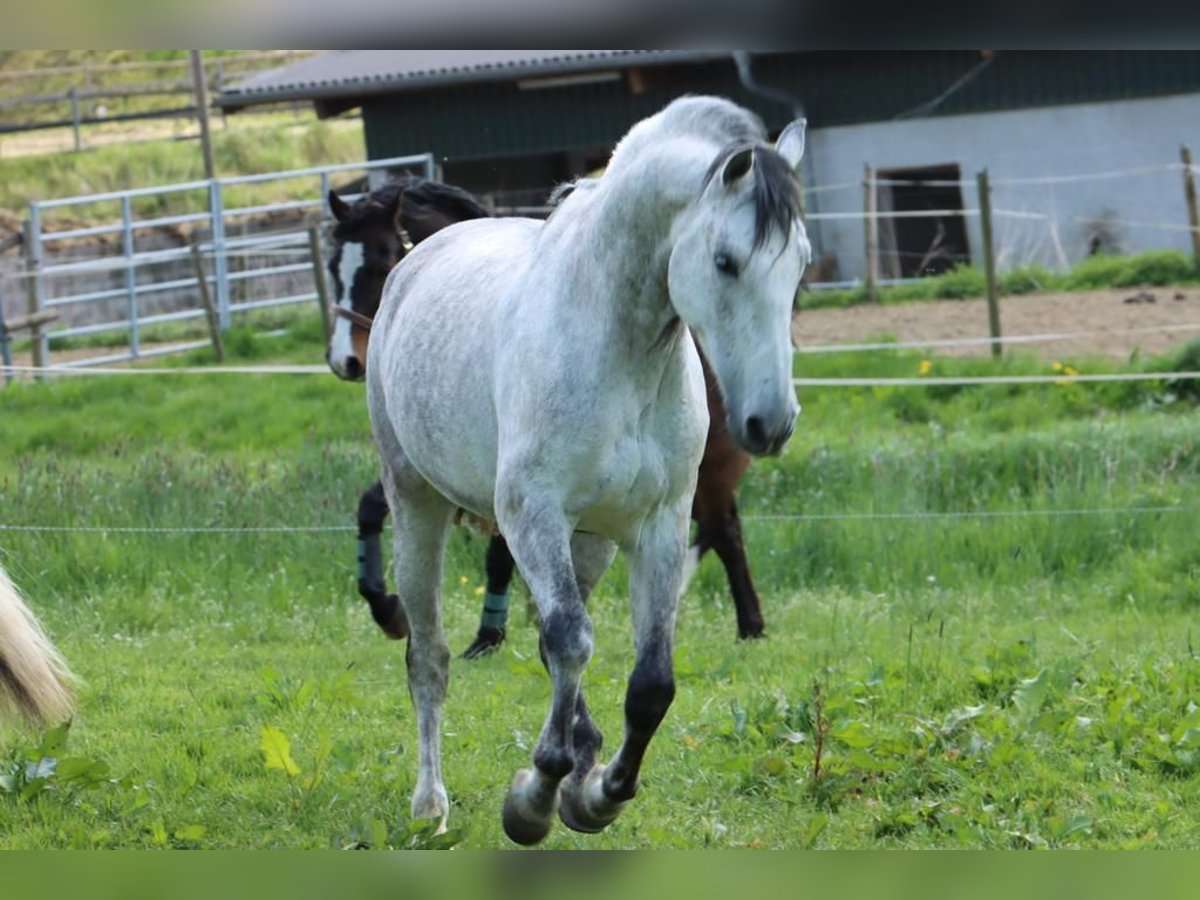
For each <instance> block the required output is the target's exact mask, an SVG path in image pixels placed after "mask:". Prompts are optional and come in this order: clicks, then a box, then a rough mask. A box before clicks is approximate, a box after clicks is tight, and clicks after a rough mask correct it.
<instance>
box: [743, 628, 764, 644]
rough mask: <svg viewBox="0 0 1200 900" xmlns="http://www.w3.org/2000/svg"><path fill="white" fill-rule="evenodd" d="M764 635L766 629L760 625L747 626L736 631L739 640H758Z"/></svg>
mask: <svg viewBox="0 0 1200 900" xmlns="http://www.w3.org/2000/svg"><path fill="white" fill-rule="evenodd" d="M766 636H767V632H766V629H765V628H764V627H763V626H761V625H760V626H759V627H758V628H748V629H746V630H745V631H738V640H739V641H759V640H762V639H764V638H765V637H766Z"/></svg>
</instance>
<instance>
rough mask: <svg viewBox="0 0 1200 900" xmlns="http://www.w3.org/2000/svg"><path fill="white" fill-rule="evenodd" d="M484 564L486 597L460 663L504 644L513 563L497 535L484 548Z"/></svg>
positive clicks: (485, 653) (504, 542)
mask: <svg viewBox="0 0 1200 900" xmlns="http://www.w3.org/2000/svg"><path fill="white" fill-rule="evenodd" d="M486 562H487V593H486V594H484V596H483V613H482V615H481V616H480V618H479V631H478V632H477V633H476V634H475V640H474V641H473V642H472V643H471V646H470V647H468V648H467V649H466V650H464V651H463V659H478V658H479V657H481V656H486V655H487V654H489V653H491V652H492V651H493V650H495V649H496V648H498V647H499V646H500V645H501V644H503V643H504V634H505V631H504V629H505V626H506V625H507V624H508V586H509V585H510V584H512V578H513V571H514V570H515V568H516V563H514V562H513V558H512V554H511V553H510V552H509V550H508V543H507V542H506V541H505V540H504V538H502V537H501V536H500V535H498V534H497V535H494V536H493V537H492V540H491V542H490V543H489V544H488V548H487V560H486Z"/></svg>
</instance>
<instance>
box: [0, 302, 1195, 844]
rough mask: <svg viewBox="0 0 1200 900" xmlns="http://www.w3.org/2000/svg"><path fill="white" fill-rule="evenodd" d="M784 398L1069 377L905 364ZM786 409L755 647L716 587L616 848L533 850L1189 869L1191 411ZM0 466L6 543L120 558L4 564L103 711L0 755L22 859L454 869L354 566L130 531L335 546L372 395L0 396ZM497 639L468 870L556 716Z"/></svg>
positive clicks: (168, 382) (617, 611)
mask: <svg viewBox="0 0 1200 900" xmlns="http://www.w3.org/2000/svg"><path fill="white" fill-rule="evenodd" d="M316 334H317V326H316V324H315V322H306V323H303V324H302V325H301V326H300V327H298V328H297V329H295V330H294V332H293V333H292V334H290V335H289V336H287V337H285V338H281V339H277V340H274V341H268V340H265V339H259V338H255V337H253V336H252V335H248V334H242V335H237V336H235V337H234V338H233V339H232V340H231V341H229V342H228V343H229V345H230V346H232V347H233V348H234V350H235V353H236V355H237V356H238V357H239V358H242V359H265V358H273V359H284V360H303V361H309V362H313V361H317V360H319V358H320V347H319V345H318V343H317V341H316V340H315V336H316ZM1197 357H1200V345H1193V346H1192V347H1191V348H1189V349H1186V350H1183V351H1181V352H1180V353H1179V354H1177V355H1175V356H1173V357H1171V358H1161V359H1142V360H1138V361H1136V362H1132V363H1130V364H1129V365H1126V366H1120V365H1118V364H1115V363H1111V362H1106V363H1101V362H1098V361H1091V360H1064V361H1063V362H1064V363H1069V364H1070V365H1072V366H1073V367H1075V368H1076V369H1079V370H1082V371H1086V372H1093V371H1105V370H1127V369H1134V368H1136V369H1140V370H1152V371H1164V372H1165V371H1172V370H1175V369H1176V368H1180V369H1186V368H1197V367H1198V366H1197V364H1196V359H1197ZM202 358H203V356H202V355H198V356H196V357H194V358H193V359H191V360H180V362H195V361H200V360H202ZM799 365H803V367H804V369H803V372H802V374H805V375H814V376H820V375H831V376H832V375H880V376H883V375H900V374H903V375H916V374H917V373H918V372H926V373H928V374H934V375H939V374H941V375H949V374H981V373H992V372H1013V373H1031V372H1039V373H1047V372H1049V371H1050V367H1049V366H1047V365H1046V364H1044V363H1038V362H1034V361H1032V360H1028V359H1021V358H1017V359H1015V360H1008V361H1005V362H1002V363H993V362H991V361H982V360H951V359H940V358H937V357H928V358H926V357H922V356H919V355H913V354H910V353H902V352H895V353H876V354H871V355H862V354H857V355H850V354H846V355H840V356H829V357H824V356H823V357H820V358H811V357H806V358H803V359H801V360H799V361H798V366H799ZM798 373H799V369H798ZM801 399H802V401H803V402H804V407H805V412H804V415H803V417H802V419H801V422H800V428H799V431H798V433H797V435H796V437H795V438H794V439H793V441H792V443H791V445H790V447H789V449H788V451H787V453H786V454H785V455H784V456H783V457H781V458H779V459H777V460H769V461H763V462H760V463H758V464H756V465H755V467H754V468H753V469H752V470H751V472H750V474H749V475H748V477H747V479H746V481H745V482H744V485H743V489H742V492H741V495H740V505H741V509H742V513H743V515H744V517H745V520H746V521H745V530H746V539H747V544H748V549H749V553H750V557H751V563H752V566H753V568H754V571H755V575H756V579H757V581H758V584H759V587H760V590H761V592H762V594H763V601H764V609H765V613H766V616H767V620H768V627H769V631H770V637H769V638H768V639H767V640H766V641H761V642H755V643H738V642H736V641H735V640H734V637H733V636H734V621H733V613H732V609H731V607H730V603H729V600H728V596H727V592H726V589H725V586H724V577H723V573H722V572H721V570H720V566H719V563H717V561H716V560H706V561H705V563H704V565H703V566H702V567H701V570H700V572H699V573H698V576H697V578H696V580H695V581H694V582H693V584H692V586H691V588H690V589H689V591H688V593H687V595H686V596H685V598H684V600H683V605H682V612H681V616H680V622H679V632H678V650H677V658H676V670H677V677H678V681H679V691H678V695H677V699H676V701H675V705H674V706H673V707H672V709H671V712H670V714H669V715H668V717H667V719H666V721H665V723H664V725H663V727H662V729H661V730H660V732H659V735H658V737H657V739H656V741H655V743H654V744H653V745H652V747H651V751H650V755H649V757H648V762H647V767H646V769H645V773H644V781H643V787H642V791H641V793H640V795H639V797H638V798H637V800H636V801H635V802H633V803H632V804H631V805H630V806H629V808H628V809H627V810H626V812H625V814H624V815H623V816H622V818H621V819H619V820H618V821H617V823H616V824H615V825H613V826H612V827H611V828H609V830H608V831H607V832H606V833H604V834H602V835H598V836H591V837H588V836H582V835H577V834H574V833H572V832H569V831H567V830H566V829H565V828H562V827H561V826H560V827H557V828H556V829H555V830H554V831H553V832H552V833H551V836H550V837H549V838H548V839H547V841H546V844H545V845H546V846H549V847H563V848H566V847H596V848H601V847H646V846H653V847H706V846H722V847H810V846H815V847H959V846H967V847H1016V848H1024V847H1044V846H1048V847H1076V846H1083V847H1192V848H1195V847H1197V846H1200V778H1198V777H1197V775H1198V774H1200V707H1198V703H1200V659H1198V658H1197V654H1196V645H1197V643H1200V634H1198V633H1195V632H1196V628H1195V623H1196V621H1197V610H1198V609H1200V547H1198V546H1197V542H1196V535H1197V534H1200V430H1198V428H1197V422H1198V419H1197V410H1196V406H1197V401H1198V400H1200V397H1198V394H1197V386H1196V384H1195V383H1194V382H1184V383H1179V384H1168V383H1165V382H1164V381H1154V382H1148V383H1141V384H1120V385H1084V384H1050V385H1038V386H1021V387H1008V386H998V387H984V388H980V387H964V388H956V387H936V388H935V387H917V388H903V389H901V388H868V389H841V388H837V389H835V388H826V389H822V390H806V391H805V392H804V393H803V394H802V397H801ZM0 445H2V446H3V447H4V453H3V454H2V455H0V524H5V525H19V524H36V525H42V526H64V527H65V526H73V527H79V526H94V527H102V528H106V529H108V530H106V531H99V532H78V531H75V532H25V531H14V530H9V531H0V548H2V555H3V562H4V564H5V566H6V567H7V568H8V569H9V570H10V573H11V574H12V576H13V577H14V579H15V580H16V581H18V583H19V584H21V585H22V586H23V588H24V589H25V592H26V593H27V595H28V596H29V598H30V601H31V603H33V604H34V605H35V606H36V607H37V609H38V611H39V613H40V614H41V615H42V617H43V618H44V620H45V622H46V624H47V626H48V628H49V629H50V631H51V632H52V633H53V635H54V636H55V638H56V640H57V641H58V642H59V643H60V645H61V647H62V649H63V650H64V652H65V653H66V654H67V655H68V657H69V658H70V660H71V661H72V663H73V664H74V666H75V667H76V669H77V670H78V672H79V674H80V676H81V677H82V679H83V686H82V688H81V689H80V711H79V714H78V716H77V717H76V719H75V720H74V722H73V723H72V725H71V727H70V730H69V734H64V733H63V732H61V731H59V732H52V733H50V734H49V735H34V734H28V733H18V734H11V735H9V736H7V737H5V738H4V739H3V740H2V741H0V760H2V762H0V846H3V847H340V846H347V845H351V844H355V843H358V842H364V843H370V844H372V845H373V846H377V847H378V846H385V845H386V846H396V847H403V846H413V845H417V846H423V845H428V844H429V843H431V838H430V835H429V834H428V833H427V832H425V831H422V830H421V829H420V828H417V827H414V826H411V825H410V823H409V821H408V817H407V808H408V797H409V792H410V790H411V787H412V784H413V780H414V777H415V770H416V753H415V737H416V731H415V725H414V723H413V719H412V713H411V709H410V706H409V701H408V697H407V693H406V690H405V686H404V683H405V676H404V664H403V649H402V648H401V647H400V646H398V645H396V644H394V643H390V642H388V641H386V640H385V639H384V638H383V637H382V636H381V635H380V634H379V633H378V632H377V631H376V629H375V627H374V625H373V624H372V623H371V622H370V620H369V616H368V615H367V613H366V610H365V605H364V604H362V603H361V601H359V600H358V598H357V596H356V594H355V591H354V540H353V534H352V532H334V531H322V532H315V533H299V534H283V535H281V534H277V533H234V534H229V533H193V532H167V533H161V532H155V533H124V532H121V531H119V530H117V529H120V528H123V527H135V528H161V529H171V528H179V527H184V526H188V527H195V526H200V527H204V526H258V525H268V526H269V525H291V526H298V525H315V526H323V525H329V526H345V525H349V524H351V523H352V521H353V512H354V508H355V504H356V501H357V496H358V492H359V491H360V490H361V489H362V488H364V487H365V486H366V485H367V484H369V483H370V481H371V480H372V479H373V477H374V463H373V460H372V456H371V449H370V446H369V443H368V440H367V429H366V416H365V411H364V404H363V398H362V389H361V386H356V385H346V384H342V383H339V382H337V381H336V380H335V379H333V378H332V377H325V376H323V375H322V376H255V377H239V378H231V377H222V376H217V375H212V376H203V377H186V378H185V377H178V378H172V377H154V378H115V377H114V378H108V379H99V378H97V379H79V380H75V381H63V382H56V383H52V384H47V385H21V386H14V387H13V388H10V389H9V390H7V391H0ZM893 515H895V516H898V518H891V517H890V516H893ZM771 516H804V517H807V518H770V517H771ZM483 548H484V542H483V539H482V538H479V537H477V536H473V535H471V534H469V533H466V532H462V533H456V534H455V535H454V537H453V539H452V546H451V551H450V553H449V555H448V561H447V570H446V581H445V608H446V614H447V623H448V629H449V633H450V640H451V644H452V647H453V648H454V649H456V650H461V649H462V648H463V647H465V646H466V644H467V643H468V641H469V639H470V637H471V636H472V635H473V633H474V629H475V626H476V624H477V615H478V605H479V597H478V593H479V592H480V591H481V589H482V588H481V583H482V582H481V579H482V554H483ZM623 577H624V576H623V569H622V565H621V563H620V561H618V563H617V565H616V566H615V567H614V570H613V572H612V573H610V575H609V576H608V577H607V578H606V579H605V581H604V582H603V583H602V584H601V586H600V588H599V590H598V591H597V594H596V596H595V599H594V601H593V616H594V621H595V625H596V643H597V650H596V655H595V657H594V659H593V662H592V664H591V666H590V668H589V670H588V673H587V676H586V679H585V685H586V689H587V691H588V696H589V701H590V703H591V706H592V708H593V711H594V712H595V714H596V717H597V720H598V723H599V724H600V726H601V727H602V729H603V730H604V732H605V734H606V735H607V738H608V747H607V751H608V752H611V751H612V749H613V748H614V746H615V744H616V743H617V742H618V741H619V738H620V734H621V724H622V723H621V712H620V711H621V702H622V697H623V692H624V685H625V680H626V678H627V675H628V672H629V670H630V667H631V665H632V651H631V646H630V645H631V637H630V629H629V625H628V613H627V606H626V604H625V601H624V587H623ZM513 609H514V612H513V618H512V622H511V628H510V640H509V643H508V644H507V645H506V646H505V648H504V649H503V650H502V651H501V652H499V653H498V654H496V655H494V656H492V657H490V658H488V659H485V660H482V661H479V662H474V663H466V662H462V661H459V660H456V661H455V662H454V664H453V667H452V673H451V687H450V698H449V701H448V705H447V712H446V719H445V739H444V763H445V771H446V777H447V785H448V788H449V790H450V794H451V803H452V811H451V825H452V828H453V829H455V830H454V832H452V834H451V835H450V837H449V840H448V842H457V843H458V844H459V845H460V846H464V847H471V848H487V847H503V846H506V839H505V838H504V836H503V833H502V830H501V828H500V821H499V808H500V803H501V800H502V798H503V795H504V791H505V790H506V788H507V785H508V782H509V780H510V778H511V776H512V773H513V771H514V770H515V769H517V768H519V767H522V766H525V765H527V764H528V760H529V756H530V752H531V749H532V745H533V743H534V741H535V740H536V736H537V733H538V730H539V728H540V725H541V721H542V718H543V716H544V714H545V711H546V704H547V700H548V695H549V687H548V682H547V679H546V678H545V676H544V674H543V673H542V670H541V665H540V663H539V662H538V657H537V640H536V631H535V629H534V627H533V625H532V623H531V622H530V619H529V616H528V614H527V613H526V611H525V604H524V602H523V601H522V599H521V595H520V594H518V597H517V598H516V602H515V603H514V607H513ZM64 744H65V746H64ZM44 759H54V760H56V761H57V763H56V768H52V767H51V765H50V764H49V763H46V762H39V761H41V760H44ZM435 843H436V842H435Z"/></svg>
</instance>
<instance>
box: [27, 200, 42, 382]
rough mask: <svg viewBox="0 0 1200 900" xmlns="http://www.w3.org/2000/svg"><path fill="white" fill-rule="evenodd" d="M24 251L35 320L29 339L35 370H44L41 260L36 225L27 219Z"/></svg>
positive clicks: (30, 302) (29, 307)
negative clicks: (39, 317)
mask: <svg viewBox="0 0 1200 900" xmlns="http://www.w3.org/2000/svg"><path fill="white" fill-rule="evenodd" d="M23 227H24V230H25V231H24V233H25V240H24V247H23V249H24V251H25V296H26V297H27V298H28V309H29V315H30V317H31V318H32V319H34V320H35V321H34V324H33V325H32V326H30V329H29V339H30V340H31V341H32V342H33V366H34V368H35V369H43V368H45V366H46V342H45V341H44V340H43V339H42V326H41V324H40V322H39V321H37V316H38V313H40V312H41V311H42V308H41V298H40V297H39V296H38V293H39V292H38V279H39V278H40V277H41V276H40V275H39V274H38V270H39V269H40V268H41V260H40V259H38V258H37V251H36V250H35V249H34V248H35V246H37V242H36V241H35V240H34V238H35V235H34V233H33V232H34V224H33V220H32V219H26V220H25V224H24V226H23ZM35 377H36V378H37V379H38V380H41V379H42V378H44V377H45V376H44V375H43V374H42V373H41V372H38V373H36V375H35Z"/></svg>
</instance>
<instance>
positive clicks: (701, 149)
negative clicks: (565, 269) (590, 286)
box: [567, 138, 717, 354]
mask: <svg viewBox="0 0 1200 900" xmlns="http://www.w3.org/2000/svg"><path fill="white" fill-rule="evenodd" d="M716 152H717V150H716V148H714V147H713V146H712V145H710V144H708V143H707V142H702V141H697V140H695V139H679V138H677V139H674V140H671V141H667V142H664V143H663V144H660V145H658V146H655V147H653V148H651V149H648V150H646V151H645V152H643V153H641V154H639V156H638V158H637V159H634V160H629V161H628V162H627V163H626V164H625V165H623V166H622V167H621V168H620V169H619V170H616V171H613V170H610V171H609V172H607V173H606V174H605V175H604V176H603V177H602V179H601V183H600V184H599V185H598V186H597V188H596V189H594V190H592V191H590V192H589V193H590V194H591V196H589V197H586V198H580V200H579V202H580V204H581V205H582V206H584V207H585V212H584V213H583V214H582V215H581V216H580V217H579V218H578V219H577V221H576V222H575V226H576V227H577V228H578V231H577V233H575V234H569V235H568V236H567V238H568V240H570V241H571V244H572V247H573V252H574V253H576V254H579V255H582V256H583V257H584V259H583V260H580V262H582V263H583V265H574V266H573V267H572V269H571V275H570V277H572V278H578V279H585V278H592V273H595V272H597V271H601V272H605V273H608V276H609V277H608V278H607V279H605V280H604V281H605V286H606V290H605V291H604V292H602V296H600V297H596V298H595V300H596V302H597V305H598V306H599V307H600V309H601V310H603V311H604V312H605V313H606V314H607V316H608V318H609V325H610V327H611V328H612V329H613V330H615V331H616V332H617V333H619V334H620V335H621V337H622V340H621V342H620V344H621V346H624V347H628V348H629V349H630V350H632V351H633V352H634V353H638V354H641V353H646V352H649V351H650V350H651V349H652V348H653V347H654V346H655V345H656V344H659V343H660V342H661V341H662V337H663V334H664V330H665V329H668V328H669V327H670V325H671V323H672V322H673V321H674V320H676V319H677V318H678V317H677V316H676V314H675V310H674V308H673V307H672V305H671V298H670V294H669V292H668V290H667V266H668V264H669V262H670V256H671V247H672V240H673V237H672V232H673V229H674V224H675V221H676V219H677V218H678V216H679V215H680V213H681V212H683V210H684V209H686V208H687V206H688V205H689V204H690V203H691V202H692V201H693V200H694V199H695V197H696V196H697V195H698V194H699V192H700V189H701V185H702V183H703V180H704V173H705V171H706V170H707V167H708V164H709V162H710V161H711V159H712V157H713V155H714V153H716ZM573 199H575V198H568V201H567V202H570V201H571V200H573ZM588 293H592V291H589V292H588ZM593 296H594V293H593Z"/></svg>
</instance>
